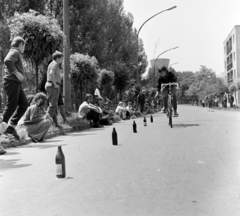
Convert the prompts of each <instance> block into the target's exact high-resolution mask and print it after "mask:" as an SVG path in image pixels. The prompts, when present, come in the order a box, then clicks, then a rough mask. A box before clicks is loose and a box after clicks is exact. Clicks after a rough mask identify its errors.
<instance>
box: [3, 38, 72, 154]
mask: <svg viewBox="0 0 240 216" xmlns="http://www.w3.org/2000/svg"><path fill="white" fill-rule="evenodd" d="M25 44H26V41H25V40H24V39H23V38H22V37H19V36H18V37H15V38H14V39H13V40H12V43H11V49H10V50H9V52H8V54H7V56H6V57H5V59H4V64H5V76H4V89H5V91H6V97H7V103H6V106H5V109H4V111H3V116H2V119H1V121H2V122H4V123H5V124H7V127H6V129H5V130H4V131H2V133H3V132H4V133H5V134H6V135H8V136H11V137H13V138H15V139H16V140H20V137H19V135H18V133H17V131H16V129H15V128H16V126H17V124H18V122H19V120H20V119H21V118H23V119H22V125H23V126H24V127H25V129H26V131H27V133H28V136H29V137H30V138H31V139H32V141H33V142H41V141H43V140H44V137H45V135H46V133H47V132H48V130H49V128H50V127H51V125H52V123H53V122H55V125H56V126H57V127H59V126H60V125H59V124H58V122H57V106H58V105H59V106H60V107H61V106H62V107H61V108H60V110H62V112H61V113H65V110H64V106H63V105H64V103H63V100H62V97H61V96H59V95H60V89H61V73H60V69H59V65H60V64H61V63H62V61H63V54H62V53H61V52H58V51H56V52H55V53H54V54H53V55H52V61H51V63H50V64H49V65H48V69H47V73H46V80H45V85H44V90H42V92H39V93H37V94H36V95H35V96H33V97H31V99H29V98H27V96H26V94H25V92H24V90H23V88H22V83H23V82H24V81H25V77H24V75H25V71H24V67H23V61H22V54H23V53H24V50H25ZM28 99H29V100H28ZM47 102H48V108H47V110H46V111H45V110H44V106H45V104H46V103H47ZM63 119H64V121H65V122H67V119H66V115H64V114H63ZM5 153H6V151H5V150H4V149H3V147H2V146H0V154H5Z"/></svg>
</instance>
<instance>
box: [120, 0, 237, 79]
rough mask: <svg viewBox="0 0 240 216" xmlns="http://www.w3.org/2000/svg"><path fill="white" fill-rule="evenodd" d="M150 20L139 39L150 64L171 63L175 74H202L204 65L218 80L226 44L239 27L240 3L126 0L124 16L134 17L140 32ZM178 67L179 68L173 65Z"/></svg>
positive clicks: (228, 0)
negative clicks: (201, 67)
mask: <svg viewBox="0 0 240 216" xmlns="http://www.w3.org/2000/svg"><path fill="white" fill-rule="evenodd" d="M173 6H177V8H175V9H173V10H170V11H165V12H163V13H161V14H159V15H157V16H156V17H154V18H153V19H151V20H149V21H148V22H147V23H146V24H145V25H144V26H143V28H142V29H141V31H140V33H139V37H140V38H141V39H142V40H143V43H144V49H145V52H146V54H147V57H148V61H149V66H148V67H150V60H151V59H154V58H156V57H157V56H158V55H159V54H160V53H162V52H164V51H166V50H168V49H171V48H174V47H176V46H178V48H177V49H173V50H170V51H168V52H166V53H164V54H162V55H161V56H160V57H159V58H168V59H170V64H173V65H172V67H173V68H174V69H175V70H176V71H192V72H196V71H199V69H200V66H201V65H204V66H206V67H207V68H210V69H212V70H213V71H214V72H216V74H217V75H218V76H220V75H221V74H222V73H223V72H224V52H223V51H224V48H223V42H224V40H225V39H226V38H227V36H228V35H229V33H230V32H231V31H232V29H233V28H234V26H235V25H240V0H164V1H163V0H124V10H125V12H130V13H131V14H132V15H133V17H134V24H133V27H134V28H136V29H137V30H138V29H139V28H140V26H141V25H142V24H143V23H144V22H145V21H146V20H147V19H148V18H150V17H151V16H153V15H154V14H156V13H158V12H161V11H163V10H166V9H168V8H171V7H173ZM174 63H176V64H174Z"/></svg>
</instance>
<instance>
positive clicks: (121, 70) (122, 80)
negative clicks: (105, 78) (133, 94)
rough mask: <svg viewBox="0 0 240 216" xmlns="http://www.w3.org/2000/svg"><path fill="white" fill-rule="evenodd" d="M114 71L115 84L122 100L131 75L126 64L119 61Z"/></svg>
mask: <svg viewBox="0 0 240 216" xmlns="http://www.w3.org/2000/svg"><path fill="white" fill-rule="evenodd" d="M115 68H116V69H115V72H114V86H115V88H116V91H117V93H119V99H120V100H122V93H123V91H124V89H125V88H126V87H127V85H128V81H129V75H128V71H127V69H126V67H125V65H124V64H122V63H119V62H118V63H117V64H116V67H115Z"/></svg>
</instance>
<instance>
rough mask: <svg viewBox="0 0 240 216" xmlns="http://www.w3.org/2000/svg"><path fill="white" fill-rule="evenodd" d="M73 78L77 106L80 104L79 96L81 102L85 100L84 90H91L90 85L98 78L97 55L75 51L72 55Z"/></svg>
mask: <svg viewBox="0 0 240 216" xmlns="http://www.w3.org/2000/svg"><path fill="white" fill-rule="evenodd" d="M70 68H71V79H72V84H73V88H74V94H75V98H76V102H75V103H76V107H78V106H79V104H78V100H77V99H78V98H79V95H80V102H82V101H83V90H84V89H86V92H88V91H90V90H91V88H90V87H89V86H93V84H94V82H96V80H97V79H98V76H99V75H98V61H97V59H96V58H95V57H90V56H89V55H83V54H80V53H75V54H72V55H71V56H70Z"/></svg>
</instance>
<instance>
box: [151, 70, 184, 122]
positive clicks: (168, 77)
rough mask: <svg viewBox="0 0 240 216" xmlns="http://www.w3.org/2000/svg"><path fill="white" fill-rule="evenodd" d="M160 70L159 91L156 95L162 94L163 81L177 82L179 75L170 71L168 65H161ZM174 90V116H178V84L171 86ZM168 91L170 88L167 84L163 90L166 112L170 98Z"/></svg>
mask: <svg viewBox="0 0 240 216" xmlns="http://www.w3.org/2000/svg"><path fill="white" fill-rule="evenodd" d="M158 72H159V73H160V76H159V78H158V91H157V93H156V95H155V97H157V96H158V95H159V94H160V91H161V85H162V84H163V83H170V82H177V76H176V75H175V74H174V73H173V72H172V71H168V69H167V68H166V67H164V66H163V67H161V68H160V69H159V70H158ZM171 90H172V95H173V109H174V117H178V116H179V115H178V112H177V86H171ZM168 91H169V88H168V86H166V87H165V88H164V89H163V90H162V96H163V106H164V111H163V112H166V110H167V100H168Z"/></svg>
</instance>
